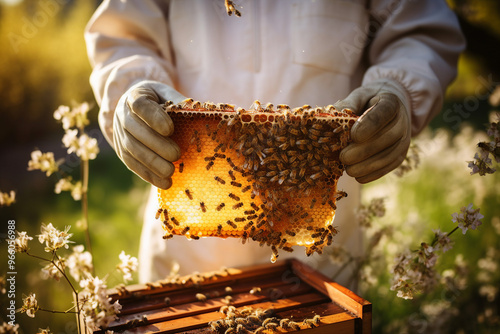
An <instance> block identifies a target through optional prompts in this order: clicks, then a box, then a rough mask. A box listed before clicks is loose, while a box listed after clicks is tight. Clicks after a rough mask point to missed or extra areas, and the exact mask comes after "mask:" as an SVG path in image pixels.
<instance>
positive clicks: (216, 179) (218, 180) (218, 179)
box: [214, 176, 226, 184]
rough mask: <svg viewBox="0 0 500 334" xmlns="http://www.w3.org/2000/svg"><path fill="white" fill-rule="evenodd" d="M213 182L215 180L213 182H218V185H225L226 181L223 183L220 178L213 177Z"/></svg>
mask: <svg viewBox="0 0 500 334" xmlns="http://www.w3.org/2000/svg"><path fill="white" fill-rule="evenodd" d="M214 180H215V181H217V182H219V183H220V184H226V181H224V180H223V179H221V178H220V177H218V176H215V177H214Z"/></svg>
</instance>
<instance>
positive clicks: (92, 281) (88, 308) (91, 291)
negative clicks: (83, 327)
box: [80, 276, 121, 331]
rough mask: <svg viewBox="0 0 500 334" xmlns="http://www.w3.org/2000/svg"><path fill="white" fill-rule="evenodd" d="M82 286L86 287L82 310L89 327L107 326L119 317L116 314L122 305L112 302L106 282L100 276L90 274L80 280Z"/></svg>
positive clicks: (99, 327) (93, 328)
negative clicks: (107, 292)
mask: <svg viewBox="0 0 500 334" xmlns="http://www.w3.org/2000/svg"><path fill="white" fill-rule="evenodd" d="M80 286H81V287H82V288H83V289H84V290H83V292H82V297H83V299H84V300H85V302H84V304H83V306H82V312H83V315H84V317H85V322H86V324H87V326H88V327H89V329H91V330H94V331H95V330H98V329H102V328H106V327H107V326H108V325H109V324H110V323H111V322H112V321H113V320H115V319H117V316H116V314H117V313H119V312H120V310H121V305H120V304H119V303H118V301H115V302H114V303H113V304H111V298H110V297H108V295H107V294H106V284H104V282H103V281H101V280H100V279H99V278H98V277H95V278H94V277H91V276H89V277H88V278H87V279H84V280H82V281H80Z"/></svg>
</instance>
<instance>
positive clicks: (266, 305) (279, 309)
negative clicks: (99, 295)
mask: <svg viewBox="0 0 500 334" xmlns="http://www.w3.org/2000/svg"><path fill="white" fill-rule="evenodd" d="M251 290H253V291H251ZM110 296H111V298H112V299H113V300H117V299H118V300H119V302H120V304H122V306H123V308H122V312H121V314H120V315H119V319H118V320H117V321H115V322H113V323H112V324H111V325H110V327H109V328H108V329H110V330H113V331H114V332H115V333H189V334H199V333H225V332H226V331H227V330H226V329H220V331H218V332H216V331H213V330H212V329H211V326H210V324H211V322H216V321H218V320H220V319H224V318H225V315H224V314H223V313H221V312H220V310H221V307H223V306H225V305H232V306H234V307H235V308H236V310H239V311H242V310H245V309H246V310H250V309H251V310H271V311H269V312H271V313H272V314H271V315H270V316H271V317H273V318H274V319H271V320H272V321H275V322H276V323H279V322H281V321H282V320H283V319H288V320H289V321H292V322H294V323H295V324H296V325H295V329H293V328H288V329H283V328H282V327H278V328H275V329H274V330H271V329H269V328H268V329H266V330H262V329H261V330H260V331H261V333H266V334H267V333H296V332H300V333H317V334H319V333H339V334H340V333H363V334H366V333H371V304H370V303H369V302H368V301H366V300H364V299H362V298H361V297H359V296H357V295H356V294H354V293H353V292H351V291H349V290H348V289H346V288H344V287H342V286H341V285H339V284H337V283H335V282H333V281H331V280H329V279H328V278H327V277H325V276H323V275H322V274H320V273H318V272H316V271H314V270H313V269H312V268H311V267H309V266H307V265H305V264H303V263H301V262H299V261H298V260H295V259H292V260H287V261H278V262H277V263H275V264H268V265H257V266H251V267H246V268H243V269H225V270H221V271H219V272H212V273H205V274H198V275H190V276H186V277H182V278H177V279H176V280H166V281H159V282H155V283H152V284H147V285H133V286H128V287H125V288H123V287H122V288H120V289H112V290H111V291H110ZM201 296H203V297H206V300H204V301H203V300H200V299H202V297H201ZM228 296H230V297H228ZM315 315H319V321H318V322H317V324H313V323H312V322H311V319H313V318H314V316H315ZM317 318H318V317H317ZM305 319H310V320H306V323H304V320H305ZM268 322H270V321H268ZM297 325H298V326H299V327H297ZM299 328H300V330H299ZM237 332H238V331H236V330H235V331H229V333H237ZM240 332H244V333H252V332H256V331H255V330H250V331H247V330H240ZM102 333H104V331H102Z"/></svg>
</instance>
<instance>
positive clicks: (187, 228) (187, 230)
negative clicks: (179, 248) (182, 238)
mask: <svg viewBox="0 0 500 334" xmlns="http://www.w3.org/2000/svg"><path fill="white" fill-rule="evenodd" d="M190 229H191V228H190V227H189V226H186V227H184V229H183V230H182V231H181V234H186V233H188V232H189V230H190Z"/></svg>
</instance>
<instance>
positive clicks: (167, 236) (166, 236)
mask: <svg viewBox="0 0 500 334" xmlns="http://www.w3.org/2000/svg"><path fill="white" fill-rule="evenodd" d="M173 237H174V235H173V234H172V233H167V234H165V235H164V236H163V237H162V238H163V239H165V240H167V239H170V238H173Z"/></svg>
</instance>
